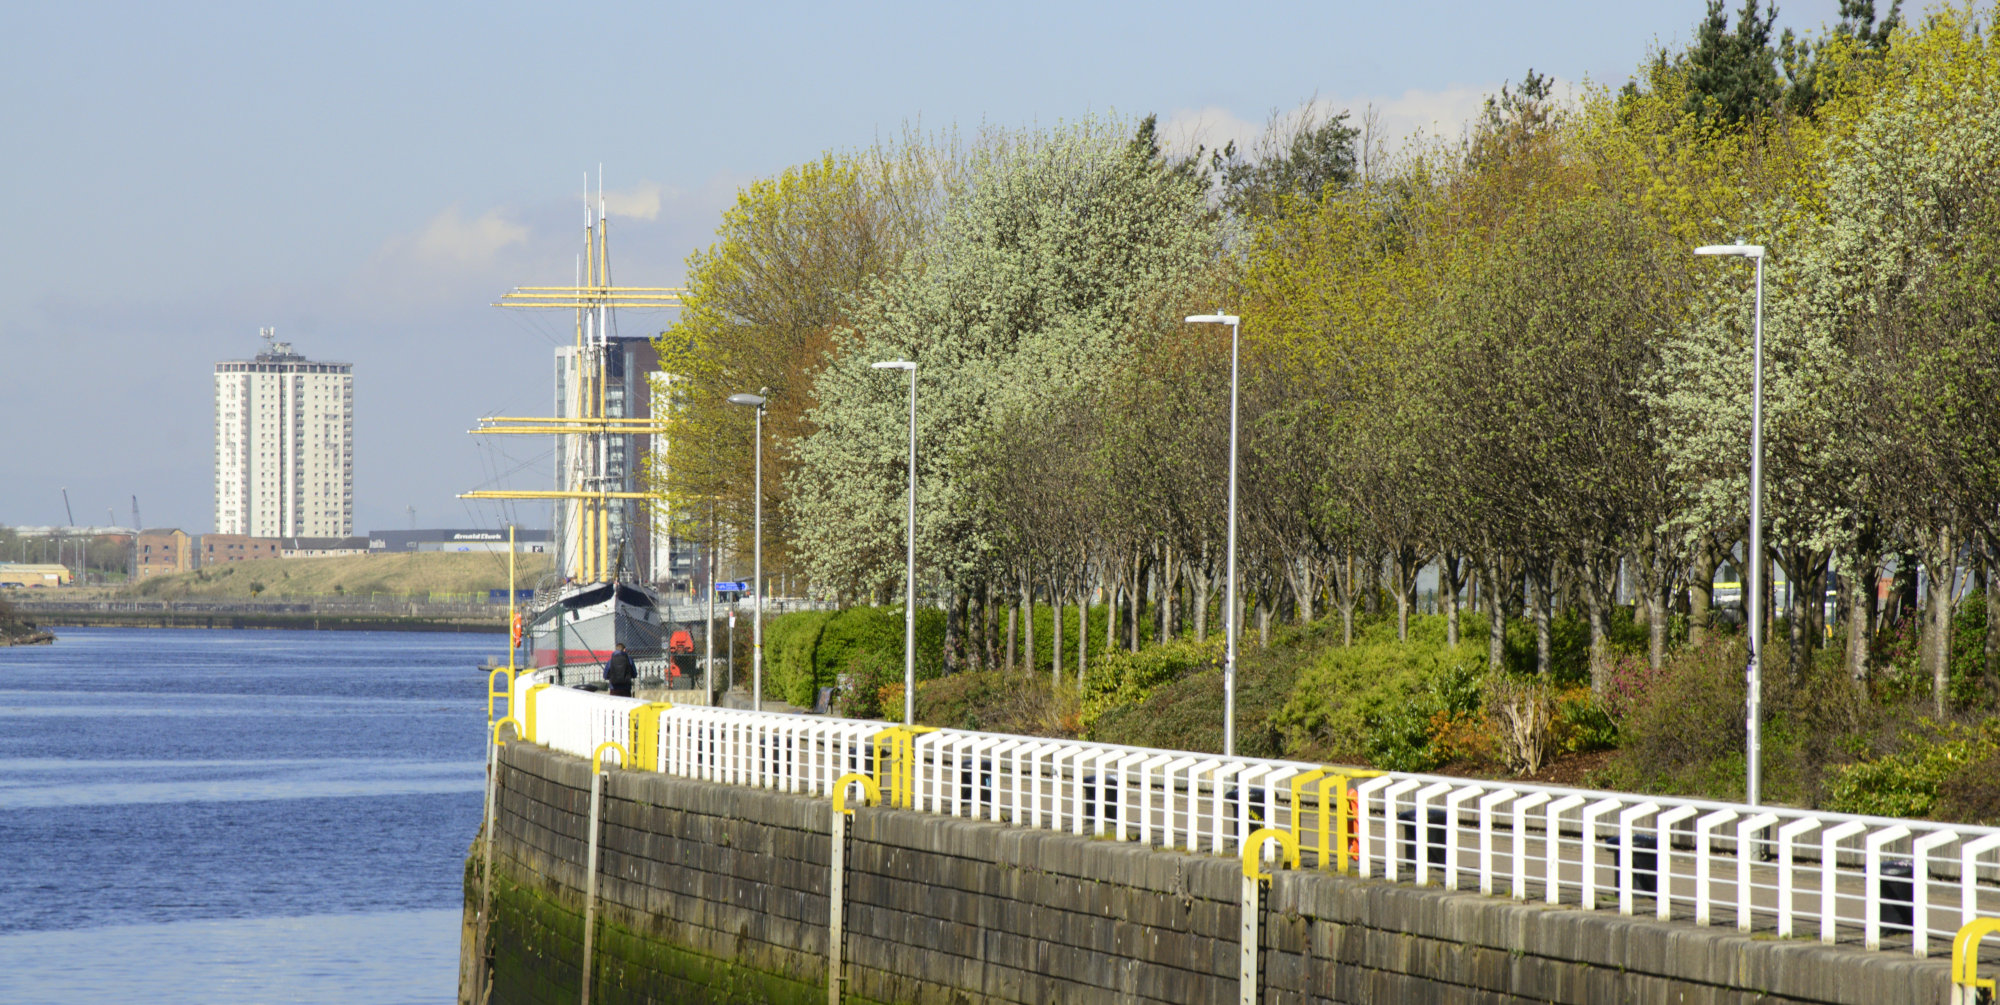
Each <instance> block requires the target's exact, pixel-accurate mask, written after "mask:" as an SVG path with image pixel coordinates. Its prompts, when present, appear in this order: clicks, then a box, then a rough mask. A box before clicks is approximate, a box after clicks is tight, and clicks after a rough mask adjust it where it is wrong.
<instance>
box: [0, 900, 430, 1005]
mask: <svg viewBox="0 0 2000 1005" xmlns="http://www.w3.org/2000/svg"><path fill="white" fill-rule="evenodd" d="M458 920H459V913H458V912H457V911H397V912H393V913H387V914H346V915H331V916H328V915H319V916H314V917H305V918H253V919H243V920H214V921H180V922H169V923H166V924H158V925H119V926H114V927H110V928H92V929H83V930H74V931H64V932H23V933H18V934H14V935H0V960H5V961H6V965H5V966H0V1001H6V1002H22V1003H26V1002H64V1003H76V1005H84V1003H90V1005H96V1003H100V1002H101V1003H106V1005H110V1003H118V1005H125V1003H129V1002H155V1001H159V1002H167V1001H173V1002H204V1003H212V1005H238V1003H242V1005H261V1003H265V1002H325V1003H327V1005H335V1003H339V1005H354V1003H363V1002H365V1003H368V1005H396V1003H403V1002H408V1003H412V1005H414V1003H430V1002H443V1001H451V1000H452V998H453V994H454V991H453V984H452V982H455V981H456V980H457V977H458V973H457V969H456V968H457V965H458ZM441 981H442V982H446V983H444V984H442V985H440V982H441Z"/></svg>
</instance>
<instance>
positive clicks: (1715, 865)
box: [509, 672, 2000, 956]
mask: <svg viewBox="0 0 2000 1005" xmlns="http://www.w3.org/2000/svg"><path fill="white" fill-rule="evenodd" d="M547 676H548V675H547V673H546V672H540V673H526V672H523V673H522V674H521V675H520V676H519V677H518V678H517V679H516V680H515V681H514V682H513V685H512V691H511V700H510V703H509V708H510V710H511V711H512V714H513V717H514V718H515V719H517V720H521V722H522V725H521V730H522V731H523V732H524V733H525V734H526V735H527V738H528V739H530V740H532V741H533V742H536V743H541V744H545V745H547V746H549V747H550V748H552V749H555V750H559V751H562V752H564V753H568V754H573V755H576V756H578V757H590V756H591V755H592V754H593V753H594V752H596V751H597V750H598V748H599V746H600V745H602V744H604V743H606V742H616V743H618V744H620V746H621V747H626V748H630V747H631V746H632V744H633V743H634V742H635V741H636V740H637V739H638V738H640V737H644V738H646V740H647V743H648V744H649V746H648V748H647V749H644V750H632V751H631V753H632V757H633V760H634V762H635V766H638V767H651V768H654V769H656V770H659V771H662V772H665V773H667V774H671V775H676V776H679V777H685V778H695V779H700V780H704V781H711V782H719V783H723V784H729V785H744V786H752V787H757V788H765V789H773V790H777V791H782V792H794V793H803V794H810V795H817V796H831V795H832V792H833V786H834V783H835V782H836V780H837V779H839V778H840V777H841V776H842V775H844V774H847V773H849V772H856V771H858V772H862V773H866V774H870V775H873V776H874V777H875V778H876V779H877V780H878V781H879V782H880V783H881V787H882V791H883V795H884V798H885V800H886V801H887V802H889V803H890V804H891V805H898V806H904V807H907V808H910V809H915V810H918V811H921V812H927V813H937V814H943V815H950V816H961V817H970V818H973V819H978V820H989V821H996V822H1007V823H1013V824H1016V825H1019V826H1025V827H1035V828H1042V829H1048V830H1056V831H1065V832H1068V833H1072V834H1089V835H1104V836H1107V837H1110V838H1112V839H1115V840H1120V841H1138V842H1142V843H1144V844H1147V845H1152V846H1157V847H1162V848H1171V849H1183V850H1187V851H1193V852H1208V853H1213V854H1224V855H1234V854H1237V853H1238V848H1239V847H1240V843H1241V842H1242V841H1244V840H1245V839H1246V838H1248V836H1249V835H1250V833H1251V832H1252V831H1253V830H1255V829H1257V828H1259V827H1273V828H1278V829H1281V830H1284V831H1288V832H1290V833H1291V834H1292V835H1293V836H1294V837H1295V838H1296V839H1297V841H1298V844H1299V846H1300V848H1301V850H1302V852H1303V853H1304V860H1305V863H1306V865H1307V866H1309V867H1317V868H1322V869H1338V870H1339V871H1342V872H1353V873H1356V874H1358V875H1360V876H1362V877H1372V878H1379V879H1387V880H1392V881H1396V882H1413V883H1416V884H1420V885H1437V886H1442V887H1444V888H1446V889H1458V890H1477V891H1478V892H1480V893H1485V894H1489V895H1494V896H1508V897H1512V898H1513V899H1515V900H1526V899H1529V898H1534V899H1538V900H1541V901H1544V902H1546V903H1549V904H1569V905H1574V906H1578V907H1581V908H1582V909H1583V910H1614V911H1617V912H1619V913H1621V914H1628V915H1631V914H1639V913H1650V914H1653V915H1654V916H1656V917H1659V918H1663V919H1668V918H1678V919H1684V920H1689V921H1693V922H1694V923H1696V924H1700V925H1708V924H1716V923H1722V924H1733V925H1735V926H1736V927H1737V928H1738V929H1739V930H1742V931H1746V932H1749V931H1758V932H1765V933H1770V934H1775V935H1777V936H1778V937H1781V938H1785V937H1799V938H1818V939H1820V940H1821V941H1824V942H1829V943H1832V942H1858V943H1860V944H1862V945H1864V946H1866V947H1868V948H1872V949H1879V948H1887V949H1907V950H1908V951H1910V952H1911V953H1913V954H1915V955H1917V956H1925V955H1929V954H1930V953H1931V952H1932V951H1933V949H1934V948H1940V947H1943V946H1947V945H1949V944H1950V943H1951V939H1952V935H1953V933H1955V932H1957V931H1958V930H1959V929H1960V928H1961V927H1962V926H1963V925H1965V924H1966V923H1968V922H1970V921H1972V920H1974V919H1975V918H1979V917H1993V916H2000V887H1996V885H1995V881H1996V879H2000V829H1996V828H1991V827H1976V826H1969V825H1963V824H1947V823H1937V822H1933V821H1924V820H1898V819H1890V818H1884V817H1867V816H1856V815H1852V814H1840V813H1820V812H1814V811H1810V810H1799V809H1793V808H1789V807H1775V806H1772V807H1764V806H1748V805H1743V804H1735V803H1721V802H1711V801H1707V800H1699V799H1677V798H1673V797H1669V796H1657V795H1642V794H1636V793H1624V792H1605V791H1595V790H1581V789H1565V788H1557V787H1552V786H1541V785H1529V784H1524V783H1519V782H1507V781H1485V780H1478V779H1468V778H1446V777H1438V776H1432V775H1418V774H1405V773H1400V772H1374V771H1366V770H1363V769H1354V768H1340V767H1329V766H1326V765H1318V764H1307V763H1301V762H1296V761H1279V760H1267V759H1262V758H1247V757H1222V756H1218V755H1213V754H1203V753H1193V752H1185V751H1170V750H1156V749H1150V748H1140V747H1127V746H1120V745H1117V744H1108V743H1090V742H1085V741H1081V740H1066V739H1051V738H1044V737H1027V736H1010V735H1003V734H996V733H980V732H971V731H966V730H954V729H935V730H933V729H926V728H924V727H918V728H917V729H916V730H910V729H906V728H905V727H901V726H895V725H892V724H889V723H882V722H873V721H866V720H857V719H837V718H829V717H823V716H806V715H796V714H786V713H776V712H752V711H747V710H740V709H725V708H712V707H706V706H672V707H665V706H664V705H650V706H649V705H648V704H647V703H646V702H643V701H640V700H637V699H632V698H615V697H611V696H609V695H604V694H598V693H592V692H586V691H581V690H576V689H572V688H567V687H557V686H549V685H547V684H546V682H545V680H544V679H543V678H545V677H547ZM642 726H648V727H649V728H640V727H642ZM878 762H879V763H878Z"/></svg>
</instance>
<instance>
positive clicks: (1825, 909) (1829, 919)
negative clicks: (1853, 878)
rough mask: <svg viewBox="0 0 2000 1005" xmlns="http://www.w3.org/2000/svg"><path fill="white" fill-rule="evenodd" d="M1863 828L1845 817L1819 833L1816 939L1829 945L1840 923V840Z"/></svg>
mask: <svg viewBox="0 0 2000 1005" xmlns="http://www.w3.org/2000/svg"><path fill="white" fill-rule="evenodd" d="M1867 829H1868V825H1867V824H1864V823H1862V822H1861V821H1859V820H1849V821H1848V822H1846V823H1844V824H1840V825H1838V826H1835V827H1829V828H1827V829H1826V831H1825V832H1824V833H1822V834H1820V836H1819V846H1820V857H1819V881H1820V893H1819V897H1820V899H1819V905H1820V907H1819V940H1820V941H1821V942H1824V943H1826V944H1827V945H1829V946H1830V945H1833V943H1834V940H1835V939H1836V938H1838V937H1839V930H1838V929H1837V928H1836V927H1835V926H1837V925H1838V924H1839V923H1840V901H1839V900H1838V896H1839V892H1840V891H1839V888H1838V887H1837V886H1836V885H1835V884H1836V883H1838V882H1839V879H1840V842H1841V841H1842V840H1844V839H1846V838H1850V837H1853V836H1854V835H1856V834H1859V833H1861V832H1862V831H1864V830H1867Z"/></svg>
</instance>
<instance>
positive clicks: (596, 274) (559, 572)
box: [460, 183, 694, 683]
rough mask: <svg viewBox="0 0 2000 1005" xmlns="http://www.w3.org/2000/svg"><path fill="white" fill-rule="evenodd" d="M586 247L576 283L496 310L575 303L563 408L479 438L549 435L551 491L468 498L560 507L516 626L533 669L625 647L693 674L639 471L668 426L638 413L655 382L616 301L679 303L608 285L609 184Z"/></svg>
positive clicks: (652, 305) (567, 307)
mask: <svg viewBox="0 0 2000 1005" xmlns="http://www.w3.org/2000/svg"><path fill="white" fill-rule="evenodd" d="M583 238H584V252H583V254H582V255H581V256H579V258H578V260H577V275H576V281H575V283H574V285H570V286H519V287H515V288H514V290H513V291H511V292H509V293H507V294H505V295H503V296H502V297H501V298H500V303H499V304H498V305H496V306H500V307H506V308H518V309H525V310H556V311H568V312H570V313H572V314H573V315H574V317H575V342H574V344H573V345H572V346H566V347H563V349H561V350H558V352H557V360H558V367H557V380H556V388H557V394H556V411H557V412H559V413H560V414H558V415H555V416H547V417H539V418H529V417H518V416H488V417H485V418H481V419H480V420H479V427H478V428H477V429H474V430H473V432H474V433H476V434H494V435H515V436H552V437H554V438H555V445H556V449H555V456H556V485H555V487H554V488H552V489H547V490H534V489H530V490H516V489H483V490H478V491H473V492H466V493H463V494H461V496H460V498H464V499H491V500H503V499H506V500H547V501H549V502H550V503H552V508H553V510H554V519H553V521H552V526H553V527H554V531H553V533H552V535H551V536H552V537H553V538H554V540H555V542H556V562H555V571H554V572H552V573H551V574H550V575H549V576H548V577H547V578H546V579H545V580H544V581H543V582H542V583H540V584H538V585H537V587H536V589H535V592H534V597H533V599H532V600H531V601H530V602H529V604H528V607H527V610H526V611H525V612H523V615H522V617H521V621H520V623H518V624H517V625H516V626H515V632H516V634H517V638H516V641H515V644H516V645H517V646H521V647H523V648H525V650H526V652H525V654H524V659H523V661H524V662H525V663H526V665H528V666H532V667H538V668H540V667H557V668H560V670H561V673H560V675H559V676H560V679H562V680H563V681H564V682H565V683H568V682H572V681H575V682H587V681H590V680H596V679H601V677H600V675H601V671H602V667H603V664H604V661H605V660H607V659H609V658H610V656H611V654H612V652H614V651H615V649H616V647H617V645H619V644H620V643H623V644H624V645H625V647H626V650H627V652H628V653H629V654H630V655H631V657H632V659H633V661H634V662H635V663H637V664H638V667H639V670H640V673H641V675H642V676H646V677H652V676H662V677H667V678H669V679H670V680H669V683H675V682H676V681H674V680H673V678H684V677H685V676H686V675H687V674H688V673H689V672H691V671H692V670H693V669H694V666H693V651H694V645H693V639H692V637H691V635H690V633H689V632H688V631H687V629H686V628H685V627H683V626H680V625H677V624H675V623H673V620H672V616H671V612H670V610H669V608H668V606H667V604H666V603H665V602H664V601H663V600H662V597H661V594H660V593H659V592H658V591H657V590H656V589H655V588H654V587H653V586H652V584H651V583H649V582H648V581H647V579H646V577H645V575H644V574H643V571H642V570H643V569H644V567H645V562H644V561H642V557H643V555H642V548H641V544H642V541H641V539H642V538H643V537H644V529H645V526H646V521H647V520H648V518H649V513H648V510H647V505H648V500H650V499H651V498H652V496H653V494H652V493H651V492H649V491H646V486H645V485H643V484H642V483H640V482H639V480H638V479H637V477H636V471H637V469H638V467H639V461H640V458H641V456H642V455H643V454H644V446H643V444H644V443H645V442H646V441H647V440H649V439H650V438H651V437H652V436H655V435H659V434H662V433H664V429H663V428H662V427H661V426H660V425H659V424H658V420H656V419H655V418H653V417H652V416H650V415H635V414H633V412H634V409H633V407H632V403H633V402H634V401H636V400H640V399H641V397H642V396H641V395H639V394H636V393H634V385H635V383H636V382H639V381H644V380H646V379H647V376H646V374H645V373H642V372H638V371H639V370H640V369H641V366H640V365H639V364H638V363H636V362H635V361H634V360H633V359H632V358H631V354H629V353H627V352H626V351H625V350H624V347H625V346H627V345H629V344H631V343H634V342H639V341H640V340H636V339H621V338H619V337H618V336H617V334H616V311H617V309H618V308H621V307H626V308H643V309H654V310H657V309H660V308H666V307H678V306H680V293H681V292H682V291H680V290H678V289H674V288H671V287H648V286H616V285H613V284H612V281H611V266H610V241H609V214H608V213H607V212H606V207H605V200H604V194H603V186H602V184H601V183H600V184H599V186H598V196H597V199H596V206H595V211H594V212H593V207H592V206H591V199H590V197H589V194H588V187H587V186H586V192H585V197H584V231H583Z"/></svg>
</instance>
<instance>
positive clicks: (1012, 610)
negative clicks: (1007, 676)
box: [1007, 604, 1021, 673]
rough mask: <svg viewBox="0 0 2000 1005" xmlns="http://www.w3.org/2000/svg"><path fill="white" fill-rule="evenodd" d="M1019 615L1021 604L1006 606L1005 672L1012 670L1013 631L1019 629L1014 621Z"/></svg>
mask: <svg viewBox="0 0 2000 1005" xmlns="http://www.w3.org/2000/svg"><path fill="white" fill-rule="evenodd" d="M1020 617H1021V606H1020V605H1019V604H1016V605H1014V606H1012V607H1009V608H1007V672H1008V673H1013V672H1014V666H1015V663H1014V633H1015V632H1017V631H1019V630H1020V627H1019V625H1017V624H1016V622H1017V621H1019V619H1020Z"/></svg>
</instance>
